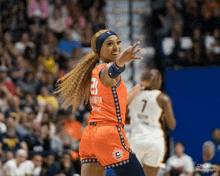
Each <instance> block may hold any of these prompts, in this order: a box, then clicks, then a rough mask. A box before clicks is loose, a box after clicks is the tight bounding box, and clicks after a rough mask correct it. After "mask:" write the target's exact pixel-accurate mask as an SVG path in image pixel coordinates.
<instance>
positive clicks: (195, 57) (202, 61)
mask: <svg viewBox="0 0 220 176" xmlns="http://www.w3.org/2000/svg"><path fill="white" fill-rule="evenodd" d="M188 60H189V62H190V65H201V66H202V65H207V64H208V63H207V60H206V53H205V44H204V40H203V37H202V31H201V30H200V29H199V28H195V29H194V30H193V48H192V50H191V52H190V56H189V57H188Z"/></svg>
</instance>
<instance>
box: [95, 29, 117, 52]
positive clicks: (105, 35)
mask: <svg viewBox="0 0 220 176" xmlns="http://www.w3.org/2000/svg"><path fill="white" fill-rule="evenodd" d="M111 35H116V34H115V33H114V32H112V31H107V32H105V33H103V34H102V35H100V36H99V38H98V39H97V42H96V48H97V51H98V53H99V54H100V50H101V47H102V44H103V43H104V41H105V40H106V39H107V38H108V37H109V36H111ZM116 36H117V35H116Z"/></svg>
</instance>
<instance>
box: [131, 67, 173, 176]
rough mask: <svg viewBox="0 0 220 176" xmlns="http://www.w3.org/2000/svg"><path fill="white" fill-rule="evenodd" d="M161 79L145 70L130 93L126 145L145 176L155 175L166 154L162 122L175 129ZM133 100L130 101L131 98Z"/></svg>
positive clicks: (154, 71)
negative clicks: (127, 139)
mask: <svg viewBox="0 0 220 176" xmlns="http://www.w3.org/2000/svg"><path fill="white" fill-rule="evenodd" d="M161 83H162V76H161V74H160V72H159V71H158V70H156V69H151V70H150V69H147V70H146V71H145V72H144V73H143V74H142V77H141V83H140V85H137V86H135V88H134V89H133V90H132V91H133V92H134V93H133V92H131V93H129V95H130V97H128V109H129V113H130V125H131V134H130V139H129V144H130V146H131V149H132V150H133V151H134V152H135V154H136V156H137V158H138V160H139V161H140V162H141V164H142V165H143V168H144V172H145V174H146V175H147V176H156V175H157V172H158V170H159V168H160V167H162V163H161V162H162V161H163V158H164V155H165V140H164V133H163V130H162V124H161V121H163V120H164V121H165V122H166V124H167V126H168V128H169V129H171V130H174V129H175V126H176V120H175V118H174V114H173V109H172V104H171V100H170V97H169V96H168V95H167V94H165V93H162V92H161V91H160V90H159V89H160V88H161ZM131 97H132V98H131Z"/></svg>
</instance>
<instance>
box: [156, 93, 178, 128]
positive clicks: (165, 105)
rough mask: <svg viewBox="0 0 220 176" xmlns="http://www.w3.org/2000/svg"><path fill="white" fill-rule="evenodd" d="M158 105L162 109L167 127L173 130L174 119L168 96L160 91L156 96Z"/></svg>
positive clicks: (174, 125) (174, 126)
mask: <svg viewBox="0 0 220 176" xmlns="http://www.w3.org/2000/svg"><path fill="white" fill-rule="evenodd" d="M157 102H158V105H159V106H160V107H161V108H162V109H163V113H164V116H165V121H166V123H167V126H168V128H169V129H171V130H174V129H175V128H176V119H175V117H174V113H173V107H172V102H171V99H170V97H169V96H168V95H167V94H165V93H161V94H160V95H159V96H158V98H157Z"/></svg>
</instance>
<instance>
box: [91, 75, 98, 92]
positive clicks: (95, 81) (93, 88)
mask: <svg viewBox="0 0 220 176" xmlns="http://www.w3.org/2000/svg"><path fill="white" fill-rule="evenodd" d="M97 85H98V79H97V78H92V79H91V94H92V95H97V94H98V88H97Z"/></svg>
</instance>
